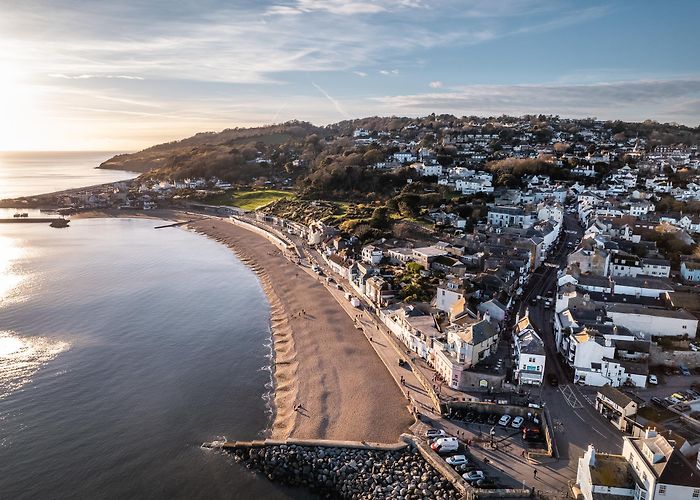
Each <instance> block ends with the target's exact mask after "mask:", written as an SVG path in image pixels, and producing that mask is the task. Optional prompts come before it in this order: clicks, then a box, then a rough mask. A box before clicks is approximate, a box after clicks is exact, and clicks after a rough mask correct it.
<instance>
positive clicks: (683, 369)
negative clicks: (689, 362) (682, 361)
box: [679, 365, 690, 377]
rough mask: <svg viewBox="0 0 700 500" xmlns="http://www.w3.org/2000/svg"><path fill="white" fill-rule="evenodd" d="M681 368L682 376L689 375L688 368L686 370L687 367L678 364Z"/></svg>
mask: <svg viewBox="0 0 700 500" xmlns="http://www.w3.org/2000/svg"><path fill="white" fill-rule="evenodd" d="M679 368H680V369H681V373H682V374H683V376H684V377H690V370H688V367H687V366H685V365H681V366H679Z"/></svg>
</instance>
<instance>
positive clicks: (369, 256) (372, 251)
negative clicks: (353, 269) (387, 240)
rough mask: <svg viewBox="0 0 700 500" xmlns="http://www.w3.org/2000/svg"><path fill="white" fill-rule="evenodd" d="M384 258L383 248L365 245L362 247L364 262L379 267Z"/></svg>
mask: <svg viewBox="0 0 700 500" xmlns="http://www.w3.org/2000/svg"><path fill="white" fill-rule="evenodd" d="M383 257H384V252H382V249H381V248H377V247H375V246H374V245H365V246H363V247H362V261H363V262H366V263H367V264H371V265H373V266H376V265H378V264H379V263H380V262H381V261H382V258H383Z"/></svg>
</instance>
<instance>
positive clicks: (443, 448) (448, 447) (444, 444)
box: [430, 437, 459, 453]
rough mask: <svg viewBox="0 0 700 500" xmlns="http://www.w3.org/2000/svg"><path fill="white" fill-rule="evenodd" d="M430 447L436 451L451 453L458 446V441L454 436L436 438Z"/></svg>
mask: <svg viewBox="0 0 700 500" xmlns="http://www.w3.org/2000/svg"><path fill="white" fill-rule="evenodd" d="M430 447H431V448H432V449H433V450H434V451H437V452H438V453H451V452H453V451H457V449H458V448H459V441H458V440H457V438H455V437H444V438H440V439H437V440H436V441H435V442H434V443H433V444H431V445H430Z"/></svg>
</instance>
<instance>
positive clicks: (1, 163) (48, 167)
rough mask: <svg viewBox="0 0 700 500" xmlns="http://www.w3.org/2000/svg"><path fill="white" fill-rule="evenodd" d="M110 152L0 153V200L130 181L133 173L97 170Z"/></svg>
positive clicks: (133, 175) (110, 154) (109, 155)
mask: <svg viewBox="0 0 700 500" xmlns="http://www.w3.org/2000/svg"><path fill="white" fill-rule="evenodd" d="M114 155H115V153H113V152H102V151H97V152H95V151H88V152H84V151H81V152H65V151H59V152H53V151H51V152H34V151H32V152H6V151H0V200H2V199H5V198H18V197H20V196H30V195H33V194H44V193H52V192H54V191H62V190H64V189H70V188H77V187H84V186H94V185H96V184H105V183H107V182H116V181H122V180H127V179H132V178H134V177H136V176H138V175H139V174H138V173H135V172H125V171H121V170H101V169H97V168H95V167H97V166H98V165H99V164H100V163H102V162H103V161H105V160H107V159H109V158H111V157H112V156H114Z"/></svg>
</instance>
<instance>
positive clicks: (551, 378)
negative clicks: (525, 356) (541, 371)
mask: <svg viewBox="0 0 700 500" xmlns="http://www.w3.org/2000/svg"><path fill="white" fill-rule="evenodd" d="M547 381H548V382H549V385H551V386H552V387H557V386H558V385H559V378H558V377H557V376H556V375H555V374H553V373H550V374H549V375H547Z"/></svg>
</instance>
